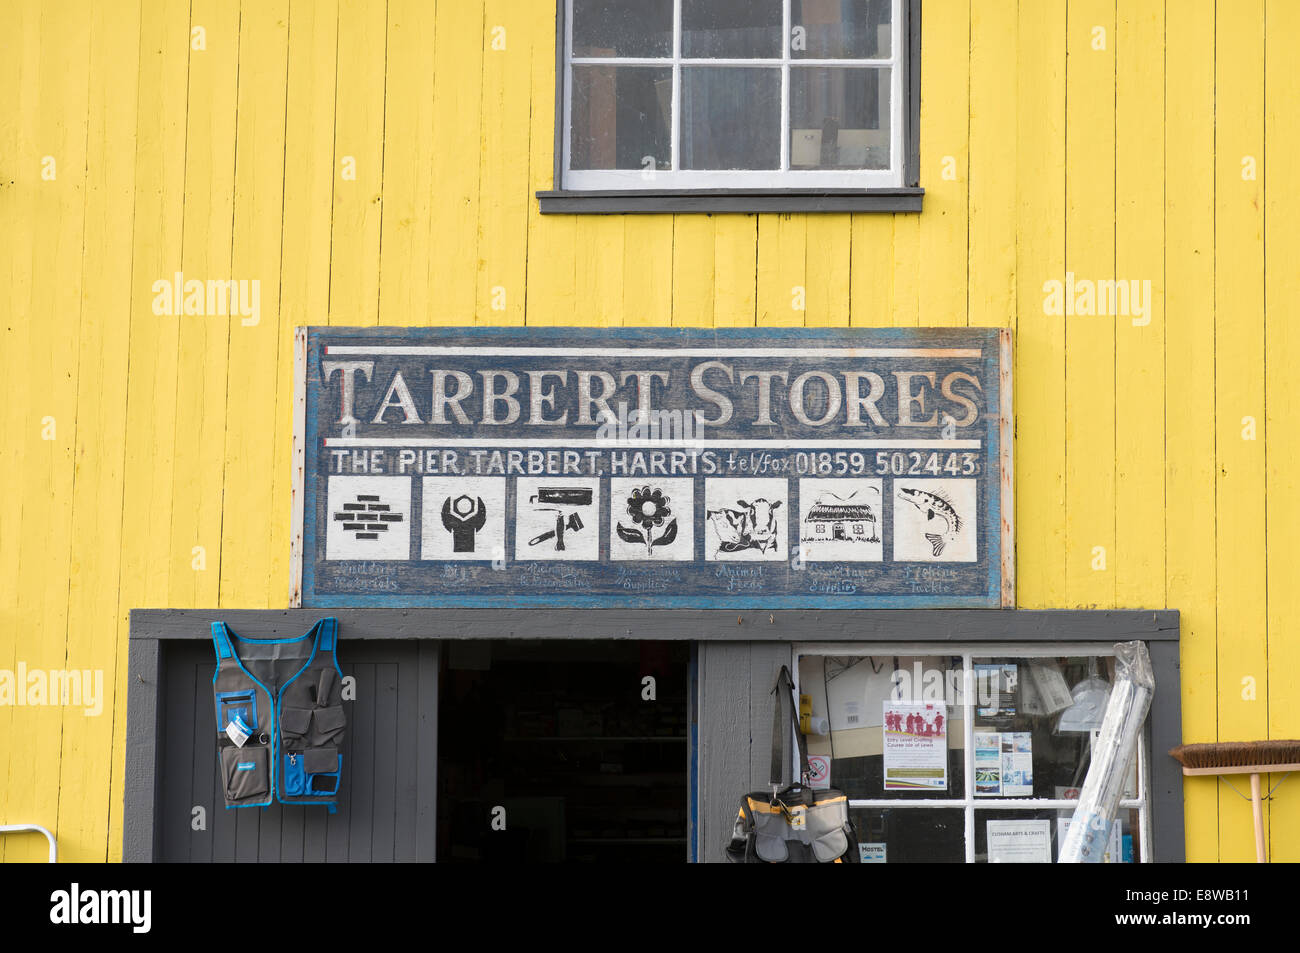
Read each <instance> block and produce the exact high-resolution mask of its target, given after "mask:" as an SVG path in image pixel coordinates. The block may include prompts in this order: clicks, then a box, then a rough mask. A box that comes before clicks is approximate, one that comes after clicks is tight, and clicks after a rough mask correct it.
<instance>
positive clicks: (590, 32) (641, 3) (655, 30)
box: [573, 0, 673, 56]
mask: <svg viewBox="0 0 1300 953" xmlns="http://www.w3.org/2000/svg"><path fill="white" fill-rule="evenodd" d="M573 55H574V56H672V55H673V0H573Z"/></svg>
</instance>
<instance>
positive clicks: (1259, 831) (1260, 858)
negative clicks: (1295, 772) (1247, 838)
mask: <svg viewBox="0 0 1300 953" xmlns="http://www.w3.org/2000/svg"><path fill="white" fill-rule="evenodd" d="M1250 805H1251V807H1252V808H1253V809H1254V812H1255V861H1256V862H1257V863H1260V864H1266V863H1268V858H1266V857H1265V856H1264V805H1263V803H1262V802H1261V800H1260V794H1259V775H1258V774H1252V775H1251V776H1250Z"/></svg>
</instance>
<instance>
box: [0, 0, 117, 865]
mask: <svg viewBox="0 0 1300 953" xmlns="http://www.w3.org/2000/svg"><path fill="white" fill-rule="evenodd" d="M139 40H140V8H139V4H138V3H135V2H132V3H127V4H124V5H122V6H119V7H118V8H116V9H109V8H107V7H96V8H95V9H94V11H93V12H92V15H91V24H90V44H91V45H90V74H91V77H92V82H91V83H90V125H89V129H88V135H87V155H86V170H87V182H86V221H85V241H84V244H83V248H82V272H83V278H82V287H83V295H82V320H81V337H80V353H79V355H78V357H77V367H78V375H77V433H76V442H77V450H76V459H77V470H76V477H75V481H74V484H73V494H72V503H71V508H72V538H73V541H74V543H73V560H72V576H71V579H70V580H69V586H68V635H67V639H68V648H67V657H68V664H69V667H75V668H77V669H79V670H82V671H87V672H91V673H97V674H96V675H94V676H93V677H95V678H97V679H99V680H100V681H101V687H100V691H99V693H98V695H99V698H98V704H99V711H98V712H97V713H96V714H94V715H86V716H85V717H83V716H82V715H81V713H80V712H77V711H76V710H75V709H74V710H72V712H71V717H69V718H66V719H65V721H64V725H63V736H62V752H61V759H60V763H59V787H60V789H61V790H62V791H63V792H64V793H65V795H66V796H62V797H60V798H59V818H58V829H57V831H56V835H57V838H58V841H59V843H60V844H61V845H63V846H62V848H61V849H60V856H61V857H63V858H66V859H68V860H83V861H99V862H103V861H105V860H107V859H108V815H107V812H105V811H102V810H89V809H88V805H90V804H94V803H96V802H97V801H99V799H100V798H102V797H104V796H106V795H107V792H108V791H109V785H110V779H111V777H112V763H113V761H112V753H113V715H114V710H115V709H114V701H115V693H114V683H113V675H114V672H115V670H116V668H117V665H116V662H117V656H118V651H119V642H118V627H117V623H116V618H115V617H116V610H117V585H118V573H119V566H120V561H121V547H122V525H121V522H120V517H121V511H122V474H123V469H122V468H123V461H122V445H123V439H124V437H125V434H126V386H127V384H126V380H127V378H126V373H125V368H126V366H127V357H128V347H127V345H128V335H127V334H126V333H124V332H125V329H126V328H127V327H128V326H129V322H130V315H131V307H130V301H129V296H130V292H131V286H130V285H131V244H130V242H129V241H123V240H121V237H120V236H122V235H123V234H129V230H130V228H131V224H132V195H131V189H130V187H129V184H130V183H131V182H132V180H133V178H134V175H135V152H134V150H132V149H124V148H122V144H123V143H126V142H130V141H131V140H132V138H133V137H134V135H135V128H136V112H135V109H136V86H137V83H138V79H139V74H138V71H137V67H138V63H139V46H138V44H139ZM122 654H123V655H124V654H125V647H123V650H122ZM2 657H4V653H3V652H0V658H2ZM116 697H120V698H122V699H123V700H124V699H125V692H120V693H117V696H116ZM5 737H8V736H7V735H5Z"/></svg>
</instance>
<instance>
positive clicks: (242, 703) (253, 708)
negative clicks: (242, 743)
mask: <svg viewBox="0 0 1300 953" xmlns="http://www.w3.org/2000/svg"><path fill="white" fill-rule="evenodd" d="M217 705H218V707H219V710H218V712H217V731H218V732H220V733H222V734H224V733H225V731H226V725H228V724H230V723H231V722H232V721H234V720H235V716H236V715H238V716H239V718H240V720H242V721H243V723H244V725H245V726H246V727H247V728H248V729H249V731H257V693H256V692H254V691H253V690H252V689H249V690H248V691H238V692H217Z"/></svg>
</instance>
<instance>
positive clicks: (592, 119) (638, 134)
mask: <svg viewBox="0 0 1300 953" xmlns="http://www.w3.org/2000/svg"><path fill="white" fill-rule="evenodd" d="M672 86H673V71H672V68H671V67H662V68H661V67H657V66H575V67H573V105H572V110H573V129H572V137H571V139H570V144H569V152H570V156H569V166H570V168H573V169H645V168H655V169H668V168H671V167H672V137H671V133H670V130H671V128H672V123H671V116H672V98H673V94H672Z"/></svg>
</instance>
